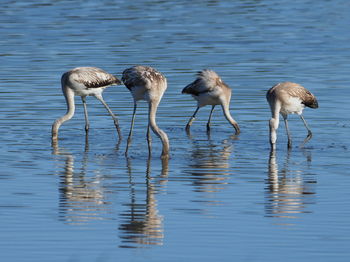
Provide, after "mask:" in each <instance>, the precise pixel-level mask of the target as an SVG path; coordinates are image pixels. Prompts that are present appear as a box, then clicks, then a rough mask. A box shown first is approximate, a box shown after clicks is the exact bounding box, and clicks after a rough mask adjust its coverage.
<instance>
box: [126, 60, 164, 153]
mask: <svg viewBox="0 0 350 262" xmlns="http://www.w3.org/2000/svg"><path fill="white" fill-rule="evenodd" d="M122 81H123V83H124V85H125V86H126V87H127V88H128V89H129V91H130V92H131V94H132V97H133V99H134V111H133V115H132V120H131V127H130V133H129V136H128V140H127V146H126V150H125V155H127V153H128V149H129V147H130V144H131V138H132V131H133V128H134V121H135V114H136V108H137V102H138V101H139V100H146V101H147V102H148V128H147V142H148V151H149V154H150V155H151V149H152V147H151V142H152V139H151V133H150V129H152V131H153V132H154V133H155V134H156V135H157V136H158V137H159V138H160V140H161V141H162V144H163V149H162V154H161V158H167V157H168V156H169V139H168V136H167V134H166V133H165V132H164V131H163V130H161V129H160V128H159V127H158V126H157V123H156V113H157V108H158V105H159V102H160V100H161V99H162V97H163V94H164V92H165V90H166V89H167V80H166V78H165V76H164V75H162V74H161V73H160V72H158V71H157V70H156V69H154V68H152V67H149V66H141V65H138V66H133V67H131V68H128V69H125V70H124V72H123V76H122Z"/></svg>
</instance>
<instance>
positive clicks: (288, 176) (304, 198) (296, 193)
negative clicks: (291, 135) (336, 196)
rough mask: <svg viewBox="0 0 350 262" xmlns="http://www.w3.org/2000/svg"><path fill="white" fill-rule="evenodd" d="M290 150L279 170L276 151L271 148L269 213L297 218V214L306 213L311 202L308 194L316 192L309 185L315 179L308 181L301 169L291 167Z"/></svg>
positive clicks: (275, 215)
mask: <svg viewBox="0 0 350 262" xmlns="http://www.w3.org/2000/svg"><path fill="white" fill-rule="evenodd" d="M289 161H290V151H288V153H287V156H286V160H285V163H284V166H283V169H282V170H280V171H279V170H278V164H277V161H276V151H275V150H271V152H270V157H269V165H268V175H269V177H268V194H269V197H268V201H267V208H266V210H267V213H268V214H269V215H272V216H274V217H284V218H296V214H299V213H306V212H307V211H305V208H306V204H307V203H311V202H310V200H309V198H308V196H310V195H313V194H314V192H313V191H312V188H311V187H310V186H309V185H311V184H313V183H315V181H313V180H310V181H306V179H305V177H304V174H303V172H302V171H301V170H292V169H290V167H289Z"/></svg>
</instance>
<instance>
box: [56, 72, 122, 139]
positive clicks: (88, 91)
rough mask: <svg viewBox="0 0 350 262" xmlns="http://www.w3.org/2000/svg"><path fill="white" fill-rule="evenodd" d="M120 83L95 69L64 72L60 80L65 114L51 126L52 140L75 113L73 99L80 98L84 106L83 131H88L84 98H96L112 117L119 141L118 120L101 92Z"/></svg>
mask: <svg viewBox="0 0 350 262" xmlns="http://www.w3.org/2000/svg"><path fill="white" fill-rule="evenodd" d="M120 84H121V81H120V80H119V79H117V78H116V77H115V76H113V75H111V74H109V73H107V72H105V71H104V70H102V69H100V68H97V67H77V68H74V69H72V70H70V71H68V72H65V73H64V74H63V75H62V78H61V86H62V92H63V95H64V97H65V99H66V103H67V113H66V114H65V115H64V116H62V117H60V118H58V119H57V120H56V121H55V122H54V123H53V125H52V140H53V141H57V138H58V129H59V128H60V126H61V125H62V124H63V123H64V122H66V121H68V120H69V119H71V118H72V117H73V115H74V111H75V101H74V97H75V96H76V95H77V96H80V97H81V100H82V102H83V106H84V114H85V131H86V133H88V131H89V126H90V125H89V119H88V112H87V106H86V96H94V97H96V98H97V99H98V100H99V101H100V102H101V103H102V104H103V105H104V107H105V108H106V109H107V111H108V113H109V114H110V115H111V116H112V118H113V121H114V125H115V127H116V128H117V132H118V136H119V139H121V132H120V128H119V124H118V119H117V118H116V116H115V115H114V114H113V112H112V110H111V109H110V108H109V106H108V105H107V104H106V102H105V101H104V100H103V97H102V93H103V91H104V90H105V89H106V88H107V87H108V86H111V85H120Z"/></svg>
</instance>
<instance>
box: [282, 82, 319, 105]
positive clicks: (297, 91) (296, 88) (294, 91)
mask: <svg viewBox="0 0 350 262" xmlns="http://www.w3.org/2000/svg"><path fill="white" fill-rule="evenodd" d="M287 84H288V86H289V87H292V88H286V89H285V91H286V92H287V93H288V94H289V95H290V96H293V97H298V98H300V99H301V101H302V103H303V104H304V105H305V106H308V107H312V108H317V107H318V103H317V99H316V97H315V96H314V95H313V94H312V93H311V92H310V91H309V90H307V89H306V88H305V87H303V86H301V85H299V84H296V83H287Z"/></svg>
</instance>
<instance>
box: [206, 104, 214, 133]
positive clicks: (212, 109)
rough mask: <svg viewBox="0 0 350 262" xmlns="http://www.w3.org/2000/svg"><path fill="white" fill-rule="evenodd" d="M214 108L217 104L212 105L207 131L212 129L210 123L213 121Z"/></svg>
mask: <svg viewBox="0 0 350 262" xmlns="http://www.w3.org/2000/svg"><path fill="white" fill-rule="evenodd" d="M214 108H215V105H213V106H212V107H211V110H210V114H209V119H208V123H207V132H209V131H210V124H211V123H210V122H211V117H212V115H213V111H214Z"/></svg>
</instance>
